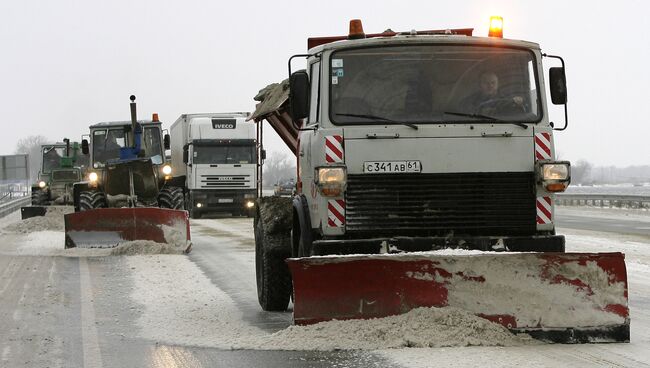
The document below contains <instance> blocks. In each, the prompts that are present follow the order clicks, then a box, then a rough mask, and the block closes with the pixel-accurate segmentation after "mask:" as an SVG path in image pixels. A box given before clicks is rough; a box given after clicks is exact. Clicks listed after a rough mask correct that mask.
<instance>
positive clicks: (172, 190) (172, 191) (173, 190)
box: [158, 187, 185, 210]
mask: <svg viewBox="0 0 650 368" xmlns="http://www.w3.org/2000/svg"><path fill="white" fill-rule="evenodd" d="M158 206H160V208H169V209H172V210H184V209H185V195H184V194H183V189H181V188H179V187H165V188H162V189H161V190H160V193H159V194H158Z"/></svg>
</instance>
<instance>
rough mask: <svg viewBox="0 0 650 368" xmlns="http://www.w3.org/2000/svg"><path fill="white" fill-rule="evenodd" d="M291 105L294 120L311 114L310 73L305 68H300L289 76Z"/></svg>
mask: <svg viewBox="0 0 650 368" xmlns="http://www.w3.org/2000/svg"><path fill="white" fill-rule="evenodd" d="M289 106H290V113H291V118H293V120H295V121H298V120H301V119H304V118H306V117H307V116H309V75H307V71H305V70H298V71H297V72H294V73H293V74H291V77H289Z"/></svg>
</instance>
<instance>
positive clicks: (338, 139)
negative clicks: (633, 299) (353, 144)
mask: <svg viewBox="0 0 650 368" xmlns="http://www.w3.org/2000/svg"><path fill="white" fill-rule="evenodd" d="M325 162H327V163H341V162H343V136H341V135H328V136H326V137H325Z"/></svg>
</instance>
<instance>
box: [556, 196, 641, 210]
mask: <svg viewBox="0 0 650 368" xmlns="http://www.w3.org/2000/svg"><path fill="white" fill-rule="evenodd" d="M555 203H556V204H558V205H563V206H592V207H625V208H650V197H649V196H638V195H613V194H566V193H564V194H558V195H557V196H556V197H555Z"/></svg>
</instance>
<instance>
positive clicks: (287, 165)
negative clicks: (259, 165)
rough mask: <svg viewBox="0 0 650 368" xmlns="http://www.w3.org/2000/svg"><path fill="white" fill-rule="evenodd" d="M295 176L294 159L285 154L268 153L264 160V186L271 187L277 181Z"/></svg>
mask: <svg viewBox="0 0 650 368" xmlns="http://www.w3.org/2000/svg"><path fill="white" fill-rule="evenodd" d="M295 178H296V163H295V159H293V158H292V157H289V156H288V155H286V154H280V153H277V154H273V155H270V157H268V158H267V159H266V161H265V162H264V178H263V179H264V186H265V187H267V188H268V187H272V186H273V185H275V184H276V183H277V182H279V181H284V180H289V179H295Z"/></svg>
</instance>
